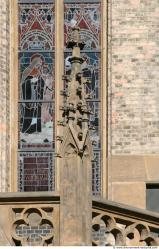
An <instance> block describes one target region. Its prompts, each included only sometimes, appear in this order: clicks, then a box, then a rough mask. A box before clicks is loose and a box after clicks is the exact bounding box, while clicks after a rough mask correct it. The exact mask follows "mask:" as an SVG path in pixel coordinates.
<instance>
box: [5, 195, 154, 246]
mask: <svg viewBox="0 0 159 249" xmlns="http://www.w3.org/2000/svg"><path fill="white" fill-rule="evenodd" d="M92 217H93V218H92V222H93V223H92V245H94V246H114V245H116V246H159V214H158V213H154V212H150V211H146V210H142V209H137V208H133V207H130V206H126V205H123V204H119V203H115V202H112V201H103V200H101V199H93V203H92ZM88 232H89V231H88ZM0 245H3V246H59V245H60V197H59V194H57V193H53V192H38V193H37V192H35V193H1V194H0Z"/></svg>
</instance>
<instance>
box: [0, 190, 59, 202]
mask: <svg viewBox="0 0 159 249" xmlns="http://www.w3.org/2000/svg"><path fill="white" fill-rule="evenodd" d="M6 203H8V204H9V203H12V204H13V203H44V204H45V203H56V204H59V203H60V196H59V194H58V193H57V192H7V193H6V192H4V193H0V205H6Z"/></svg>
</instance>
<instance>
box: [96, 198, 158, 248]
mask: <svg viewBox="0 0 159 249" xmlns="http://www.w3.org/2000/svg"><path fill="white" fill-rule="evenodd" d="M92 221H93V225H92V244H93V245H95V246H114V245H116V246H158V245H159V214H158V213H154V212H150V211H146V210H142V209H137V208H133V207H130V206H126V205H123V204H119V203H115V202H111V201H105V202H104V201H103V200H93V220H92Z"/></svg>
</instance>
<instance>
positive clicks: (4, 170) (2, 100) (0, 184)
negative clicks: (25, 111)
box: [0, 0, 10, 192]
mask: <svg viewBox="0 0 159 249" xmlns="http://www.w3.org/2000/svg"><path fill="white" fill-rule="evenodd" d="M9 15H10V14H9V0H0V192H5V191H6V192H7V191H8V190H9V182H10V177H9V171H10V170H9V165H10V160H9V155H10V144H9V122H10V114H9V98H10V97H9V58H10V41H9V40H10V39H9V37H10V32H9Z"/></svg>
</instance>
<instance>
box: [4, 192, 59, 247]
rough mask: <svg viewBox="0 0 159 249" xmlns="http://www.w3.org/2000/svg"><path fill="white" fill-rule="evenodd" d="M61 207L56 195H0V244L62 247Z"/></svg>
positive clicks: (46, 193) (41, 193)
mask: <svg viewBox="0 0 159 249" xmlns="http://www.w3.org/2000/svg"><path fill="white" fill-rule="evenodd" d="M59 208H60V198H59V195H57V194H56V193H50V192H38V193H37V192H36V193H27V192H26V193H4V194H3V193H1V194H0V245H3V246H5V245H8V246H9V245H13V246H14V245H15V246H53V245H55V246H57V245H59V244H60V242H59V235H60V231H59V221H60V217H59V213H60V212H59Z"/></svg>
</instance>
